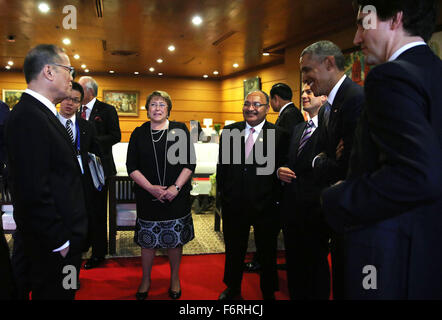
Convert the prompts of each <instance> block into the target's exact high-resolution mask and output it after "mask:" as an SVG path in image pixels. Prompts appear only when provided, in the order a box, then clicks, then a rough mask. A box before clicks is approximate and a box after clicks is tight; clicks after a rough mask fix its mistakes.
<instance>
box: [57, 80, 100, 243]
mask: <svg viewBox="0 0 442 320" xmlns="http://www.w3.org/2000/svg"><path fill="white" fill-rule="evenodd" d="M83 97H84V91H83V87H82V86H81V85H80V84H79V83H78V82H72V91H71V94H70V95H69V96H68V97H67V98H66V99H64V100H63V101H62V102H61V103H60V113H59V119H60V121H61V123H62V124H63V126H64V127H65V128H66V130H68V133H69V135H71V133H72V137H73V141H72V143H73V144H74V147H75V148H76V149H78V152H79V153H80V155H81V160H82V164H83V170H84V174H83V175H82V177H83V188H84V191H85V201H86V209H87V211H88V221H93V219H94V216H95V214H96V211H97V199H99V197H100V195H99V192H98V190H97V189H95V187H94V184H93V181H92V177H91V172H90V169H89V161H88V159H89V157H88V153H89V152H90V153H93V154H95V155H97V156H100V150H99V147H98V144H97V141H96V133H95V128H94V127H93V125H92V124H91V123H89V122H88V121H86V120H84V119H82V118H81V117H78V116H77V112H78V110H79V108H80V106H81V102H82V101H83ZM68 120H70V122H69V124H68ZM68 126H69V129H68ZM92 226H93V224H91V223H89V224H88V227H89V229H88V236H87V242H86V246H85V251H87V249H88V248H89V247H90V245H91V239H92V238H93V233H94V230H93V229H92Z"/></svg>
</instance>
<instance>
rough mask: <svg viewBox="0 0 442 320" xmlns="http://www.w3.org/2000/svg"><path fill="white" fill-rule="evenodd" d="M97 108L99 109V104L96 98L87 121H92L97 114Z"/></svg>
mask: <svg viewBox="0 0 442 320" xmlns="http://www.w3.org/2000/svg"><path fill="white" fill-rule="evenodd" d="M98 109H100V104H99V101H98V99H97V100H95V103H94V106H93V107H92V111H91V114H90V116H89V120H88V121H90V122H94V119H95V117H96V116H97V114H98Z"/></svg>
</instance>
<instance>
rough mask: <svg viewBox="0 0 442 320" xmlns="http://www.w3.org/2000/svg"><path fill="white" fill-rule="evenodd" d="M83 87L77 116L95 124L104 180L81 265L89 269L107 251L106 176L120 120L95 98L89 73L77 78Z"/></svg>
mask: <svg viewBox="0 0 442 320" xmlns="http://www.w3.org/2000/svg"><path fill="white" fill-rule="evenodd" d="M78 83H80V85H81V86H82V87H83V90H84V98H83V104H82V106H81V109H80V111H79V114H78V116H80V117H81V118H83V119H85V120H87V121H89V123H90V124H92V125H93V126H94V127H95V131H96V133H97V142H98V146H99V147H100V151H101V162H102V164H103V170H104V175H105V176H106V184H105V185H104V187H103V189H102V190H101V191H100V196H101V199H100V200H98V201H97V203H98V208H97V210H95V213H96V215H95V216H94V217H92V218H93V219H92V221H90V223H92V226H91V227H90V228H89V230H94V232H92V234H91V235H90V239H91V241H92V257H91V258H90V259H89V260H88V261H87V262H86V264H85V265H84V268H85V269H91V268H94V267H96V266H98V265H99V264H100V263H102V262H103V261H104V257H105V255H106V253H107V250H108V248H107V191H108V187H109V186H108V183H107V181H108V180H107V178H109V177H110V176H112V175H115V174H116V173H117V170H116V168H115V162H114V157H113V155H112V146H113V145H114V144H116V143H118V142H120V140H121V131H120V123H119V120H118V114H117V111H116V110H115V107H113V106H111V105H109V104H107V103H104V102H101V101H99V100H98V99H97V95H98V84H97V82H96V81H95V79H94V78H92V77H86V76H85V77H81V78H80V79H79V81H78Z"/></svg>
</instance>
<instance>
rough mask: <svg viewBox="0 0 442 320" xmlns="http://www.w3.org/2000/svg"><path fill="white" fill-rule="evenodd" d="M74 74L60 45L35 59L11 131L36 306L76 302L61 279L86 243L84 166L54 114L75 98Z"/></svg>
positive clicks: (16, 198)
mask: <svg viewBox="0 0 442 320" xmlns="http://www.w3.org/2000/svg"><path fill="white" fill-rule="evenodd" d="M72 70H73V68H72V67H71V66H70V62H69V58H68V56H67V55H66V53H64V52H63V50H62V49H61V48H59V47H57V46H55V45H38V46H37V47H35V48H33V49H32V50H31V51H29V53H28V54H27V56H26V58H25V61H24V74H25V78H26V82H27V84H28V88H27V89H26V91H25V92H24V93H23V95H22V97H21V99H20V101H19V102H18V104H17V105H16V106H15V107H14V109H13V110H12V111H11V114H10V117H9V119H8V121H7V123H6V130H5V136H6V149H7V153H8V164H9V183H10V189H11V194H12V203H13V206H14V220H15V222H16V224H17V230H16V238H18V239H19V243H21V246H20V247H19V248H17V249H18V250H19V254H21V255H23V257H24V258H25V259H26V260H27V261H28V262H29V275H30V276H29V280H30V289H31V291H32V299H74V297H75V289H76V288H75V286H74V283H71V284H69V283H66V282H65V281H63V280H64V279H65V277H66V274H65V273H63V272H65V270H66V269H65V267H66V266H73V267H74V269H73V270H72V267H70V268H71V269H70V270H72V271H73V272H75V271H76V270H78V269H79V267H80V262H81V252H82V249H83V246H84V241H85V239H86V232H87V213H86V207H85V201H84V196H83V185H82V181H81V175H82V173H81V166H80V163H79V162H78V159H77V155H76V151H75V148H74V146H73V144H72V142H71V139H70V137H69V135H68V133H67V131H66V129H65V128H64V127H63V126H62V125H61V123H60V121H59V120H58V119H57V109H56V108H55V105H56V104H57V103H59V102H61V101H62V100H63V99H65V98H66V97H68V96H69V95H70V93H71V86H72V85H71V81H72V75H71V72H72ZM14 245H15V244H14ZM73 276H74V275H73Z"/></svg>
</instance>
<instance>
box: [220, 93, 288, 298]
mask: <svg viewBox="0 0 442 320" xmlns="http://www.w3.org/2000/svg"><path fill="white" fill-rule="evenodd" d="M268 111H269V98H268V95H267V94H266V93H264V92H262V91H254V92H251V93H249V94H248V96H247V97H246V99H245V101H244V106H243V115H244V120H245V121H242V122H236V123H233V124H231V125H228V126H226V127H224V129H223V132H222V134H221V139H220V151H219V164H218V166H217V175H216V179H217V190H218V192H220V194H219V197H220V199H221V207H222V216H223V233H224V241H225V245H226V261H225V269H224V283H225V284H226V285H227V289H226V290H225V291H224V292H222V293H221V295H220V297H219V298H220V299H221V300H223V299H240V298H241V281H242V275H243V261H244V257H245V254H246V251H247V245H248V237H249V232H250V227H251V226H253V229H254V233H255V243H256V246H257V250H258V251H259V252H260V255H261V257H262V272H261V274H260V277H261V291H262V294H263V298H264V299H274V292H275V291H277V290H278V274H277V270H276V247H277V243H276V242H277V235H278V232H279V227H280V219H279V217H278V214H277V213H278V211H279V208H278V203H277V201H278V199H279V195H280V188H279V186H280V183H279V181H278V179H277V177H276V174H275V169H276V168H277V165H278V164H279V162H280V159H281V158H282V156H283V154H282V153H284V152H285V150H286V147H287V143H288V137H287V135H286V133H285V131H284V130H282V129H281V128H279V127H277V126H275V125H274V124H271V123H269V122H267V121H266V115H267V113H268Z"/></svg>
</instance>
